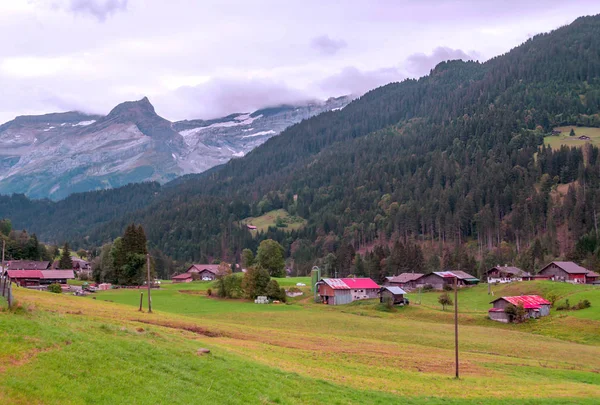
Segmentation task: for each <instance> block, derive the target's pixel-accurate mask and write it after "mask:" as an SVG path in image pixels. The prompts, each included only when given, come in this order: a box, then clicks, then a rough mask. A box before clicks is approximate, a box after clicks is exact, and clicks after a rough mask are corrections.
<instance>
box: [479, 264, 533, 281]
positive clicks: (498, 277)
mask: <svg viewBox="0 0 600 405" xmlns="http://www.w3.org/2000/svg"><path fill="white" fill-rule="evenodd" d="M486 276H487V282H488V283H511V282H513V281H523V278H524V277H525V278H528V277H531V274H530V273H528V272H526V271H524V270H521V269H520V268H518V267H512V266H507V265H504V266H496V267H492V268H491V269H489V270H488V271H487V272H486Z"/></svg>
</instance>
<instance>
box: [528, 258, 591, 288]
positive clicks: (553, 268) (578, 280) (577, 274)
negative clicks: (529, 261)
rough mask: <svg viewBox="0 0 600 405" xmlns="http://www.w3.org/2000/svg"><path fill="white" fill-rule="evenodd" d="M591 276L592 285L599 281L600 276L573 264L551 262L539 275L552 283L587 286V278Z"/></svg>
mask: <svg viewBox="0 0 600 405" xmlns="http://www.w3.org/2000/svg"><path fill="white" fill-rule="evenodd" d="M589 273H592V274H590V283H591V282H593V281H596V280H597V277H598V275H597V274H596V273H594V272H591V271H590V270H588V269H586V268H585V267H581V266H580V265H578V264H577V263H573V262H551V263H548V264H547V265H546V266H545V267H544V268H543V269H541V270H540V272H539V273H538V275H539V276H543V277H547V278H548V280H552V281H565V282H567V283H574V284H585V283H587V282H588V280H587V279H586V276H587V275H588V274H589Z"/></svg>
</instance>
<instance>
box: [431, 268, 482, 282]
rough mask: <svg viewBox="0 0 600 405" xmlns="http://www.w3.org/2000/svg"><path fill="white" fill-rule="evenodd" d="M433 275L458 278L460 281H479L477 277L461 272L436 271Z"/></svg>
mask: <svg viewBox="0 0 600 405" xmlns="http://www.w3.org/2000/svg"><path fill="white" fill-rule="evenodd" d="M433 274H435V275H438V276H440V277H444V278H455V277H456V278H458V279H459V280H469V279H473V280H477V277H475V276H472V275H470V274H469V273H465V272H464V271H460V270H452V271H434V272H433Z"/></svg>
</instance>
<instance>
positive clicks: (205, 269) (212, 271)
mask: <svg viewBox="0 0 600 405" xmlns="http://www.w3.org/2000/svg"><path fill="white" fill-rule="evenodd" d="M218 271H219V265H218V264H192V265H191V266H190V268H189V269H187V273H190V274H192V273H196V274H198V277H199V279H200V280H205V281H208V280H214V279H215V278H217V272H218Z"/></svg>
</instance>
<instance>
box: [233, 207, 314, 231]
mask: <svg viewBox="0 0 600 405" xmlns="http://www.w3.org/2000/svg"><path fill="white" fill-rule="evenodd" d="M278 217H279V218H281V219H282V220H283V222H284V223H285V224H286V225H287V226H286V227H285V228H281V229H284V230H286V231H294V230H298V229H300V228H303V227H304V225H306V220H305V219H303V218H300V217H297V216H293V215H290V214H289V212H287V211H286V210H284V209H278V210H273V211H269V212H267V213H265V214H263V215H261V216H260V217H249V218H246V219H244V220H242V224H244V225H254V226H255V227H256V232H266V231H268V230H269V227H275V226H277V218H278Z"/></svg>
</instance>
